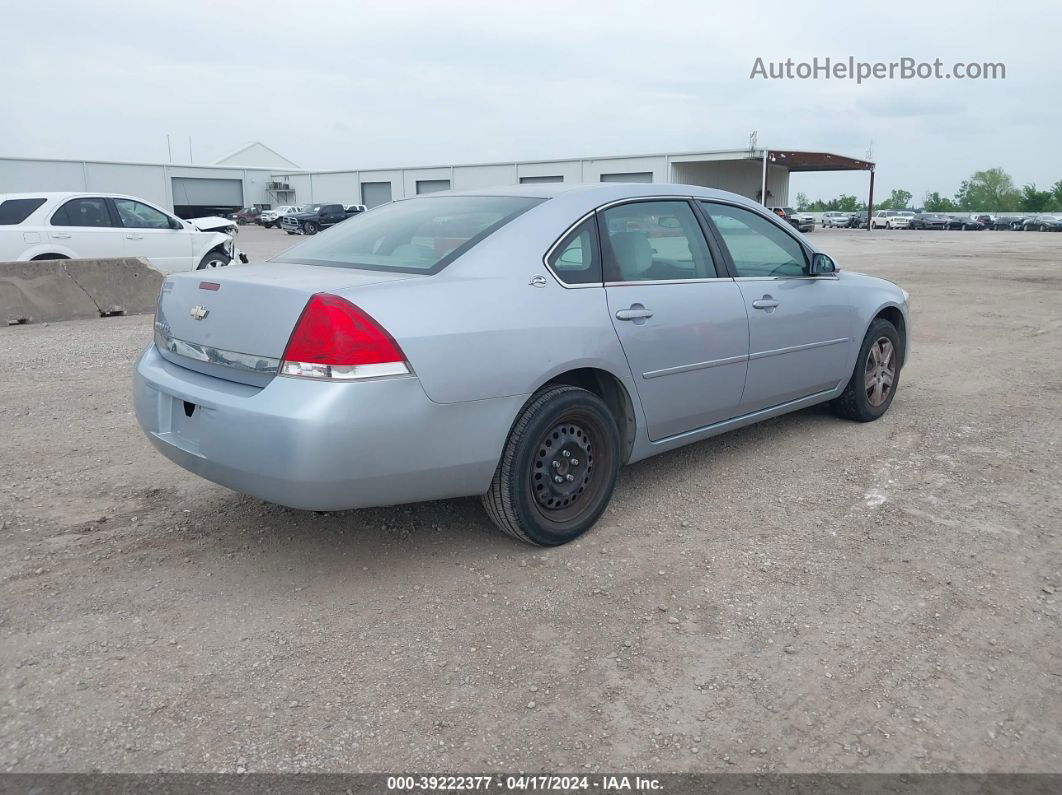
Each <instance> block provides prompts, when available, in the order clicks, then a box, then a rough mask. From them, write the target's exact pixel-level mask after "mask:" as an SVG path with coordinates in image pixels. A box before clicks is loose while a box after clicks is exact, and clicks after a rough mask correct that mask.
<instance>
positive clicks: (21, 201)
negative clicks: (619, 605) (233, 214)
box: [0, 192, 247, 273]
mask: <svg viewBox="0 0 1062 795" xmlns="http://www.w3.org/2000/svg"><path fill="white" fill-rule="evenodd" d="M234 231H235V226H234V225H233V223H232V221H228V220H226V219H224V218H195V219H192V220H191V221H183V220H181V219H180V218H177V217H176V216H174V215H172V214H170V213H168V212H166V211H165V210H161V209H159V208H158V207H156V206H154V205H152V204H150V203H148V202H146V201H144V200H143V199H138V198H136V197H133V196H121V195H118V194H109V193H108V194H103V193H46V192H41V193H9V194H0V262H3V261H9V262H10V261H27V260H45V259H95V258H101V257H143V258H144V259H146V260H147V261H148V262H150V263H151V265H152V266H153V267H154V268H155V269H156V270H159V271H161V272H162V273H176V272H178V271H190V270H197V269H203V268H220V267H223V266H225V265H228V264H229V263H230V262H232V261H233V260H234V259H235V260H239V261H241V262H246V261H247V256H246V255H245V254H243V253H242V252H240V251H239V249H237V248H236V246H235V243H234V241H233V233H234Z"/></svg>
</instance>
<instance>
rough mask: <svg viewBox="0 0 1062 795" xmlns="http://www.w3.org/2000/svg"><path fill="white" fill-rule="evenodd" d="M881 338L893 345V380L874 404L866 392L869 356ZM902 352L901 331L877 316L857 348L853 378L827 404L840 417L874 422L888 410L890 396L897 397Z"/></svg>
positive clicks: (869, 388)
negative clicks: (882, 396)
mask: <svg viewBox="0 0 1062 795" xmlns="http://www.w3.org/2000/svg"><path fill="white" fill-rule="evenodd" d="M882 340H888V341H889V343H891V345H892V351H893V353H892V356H893V374H892V383H891V384H890V385H889V388H888V392H887V394H886V395H885V396H884V400H883V401H882V402H881V403H880V404H878V405H874V403H873V402H872V399H871V397H870V395H869V394H868V393H869V392H871V391H872V389H873V387H868V386H867V383H868V381H869V379H870V376H871V373H870V366H871V361H870V357H871V349H872V348H874V347H875V346H876V345H878V343H880V342H881V341H882ZM903 355H904V354H903V347H902V343H901V341H900V334H899V332H898V331H897V330H896V327H895V326H894V325H892V323H890V322H889V321H887V320H884V319H883V318H877V319H876V320H875V321H874V322H873V323H871V324H870V328H869V329H867V333H866V336H865V337H864V338H863V344H862V345H861V346H860V348H859V356H858V357H857V358H856V364H855V368H854V369H853V371H852V377H851V378H850V379H849V380H848V385H847V386H846V387H845V389H844V392H842V393H841V395H840V396H839V397H837V398H834V399H833V400H832V401H831V402H830V406H831V407H832V408H833V410H834V411H835V412H837V414H839V415H840V416H842V417H845V418H846V419H849V420H855V421H856V422H873V421H874V420H876V419H878V418H879V417H881V416H882V415H883V414H884V413H885V412H886V411H888V410H889V406H891V405H892V399H893V398H894V397H895V396H896V390H897V388H899V386H900V368H901V366H902V364H903Z"/></svg>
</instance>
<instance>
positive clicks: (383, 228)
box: [274, 196, 544, 274]
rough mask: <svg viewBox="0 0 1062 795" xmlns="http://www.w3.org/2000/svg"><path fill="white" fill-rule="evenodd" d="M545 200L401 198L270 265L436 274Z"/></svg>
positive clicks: (305, 243) (317, 237)
mask: <svg viewBox="0 0 1062 795" xmlns="http://www.w3.org/2000/svg"><path fill="white" fill-rule="evenodd" d="M542 201H544V200H543V199H538V198H528V197H523V196H441V197H435V198H418V199H406V200H405V201H399V202H393V203H391V204H385V205H382V206H380V207H377V208H375V209H373V210H370V211H368V212H366V213H363V214H362V215H361V217H359V218H358V221H357V223H350V224H337V225H336V226H334V227H333V228H331V229H329V230H328V231H327V232H326V233H325V234H322V235H315V236H313V237H311V238H309V239H307V240H306V241H305V242H303V243H300V244H299V245H297V246H294V247H292V248H290V249H288V250H287V251H285V252H284V255H283V256H282V257H277V258H276V259H275V260H274V262H301V263H305V264H307V265H325V266H329V267H338V268H359V269H362V270H374V271H399V272H402V273H423V274H432V273H438V272H439V271H441V270H442V269H443V268H445V267H446V266H447V265H449V264H450V263H451V262H453V261H454V260H455V259H457V258H458V257H459V256H461V255H462V254H464V253H465V252H466V251H468V250H469V249H470V248H472V247H473V246H474V245H476V243H478V242H480V241H481V240H483V239H484V238H486V237H487V236H488V235H490V234H491V233H493V232H495V231H496V230H498V229H500V228H501V227H502V226H504V225H505V224H507V223H509V222H510V221H511V220H513V219H514V218H516V217H517V216H518V215H520V214H521V213H524V212H527V211H528V210H530V209H531V208H532V207H534V206H535V205H536V204H539V203H540V202H542Z"/></svg>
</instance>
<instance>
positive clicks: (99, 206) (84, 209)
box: [52, 196, 114, 226]
mask: <svg viewBox="0 0 1062 795" xmlns="http://www.w3.org/2000/svg"><path fill="white" fill-rule="evenodd" d="M52 226H114V224H113V223H111V214H110V212H108V210H107V200H106V199H104V198H103V197H101V196H91V197H88V196H87V197H85V198H83V199H71V200H70V201H68V202H67V203H66V204H64V205H63V206H62V207H60V208H59V209H58V210H56V211H55V213H54V214H53V215H52Z"/></svg>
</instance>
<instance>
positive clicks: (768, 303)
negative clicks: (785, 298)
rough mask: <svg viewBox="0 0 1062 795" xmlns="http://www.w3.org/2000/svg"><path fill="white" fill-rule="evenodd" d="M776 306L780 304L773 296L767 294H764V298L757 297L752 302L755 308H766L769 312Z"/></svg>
mask: <svg viewBox="0 0 1062 795" xmlns="http://www.w3.org/2000/svg"><path fill="white" fill-rule="evenodd" d="M776 306H778V302H777V301H775V300H774V299H773V298H771V296H769V295H765V296H763V298H757V299H756V300H755V301H753V302H752V308H753V309H766V310H767V311H768V312H769V311H771V310H772V309H774V308H775V307H776Z"/></svg>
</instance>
